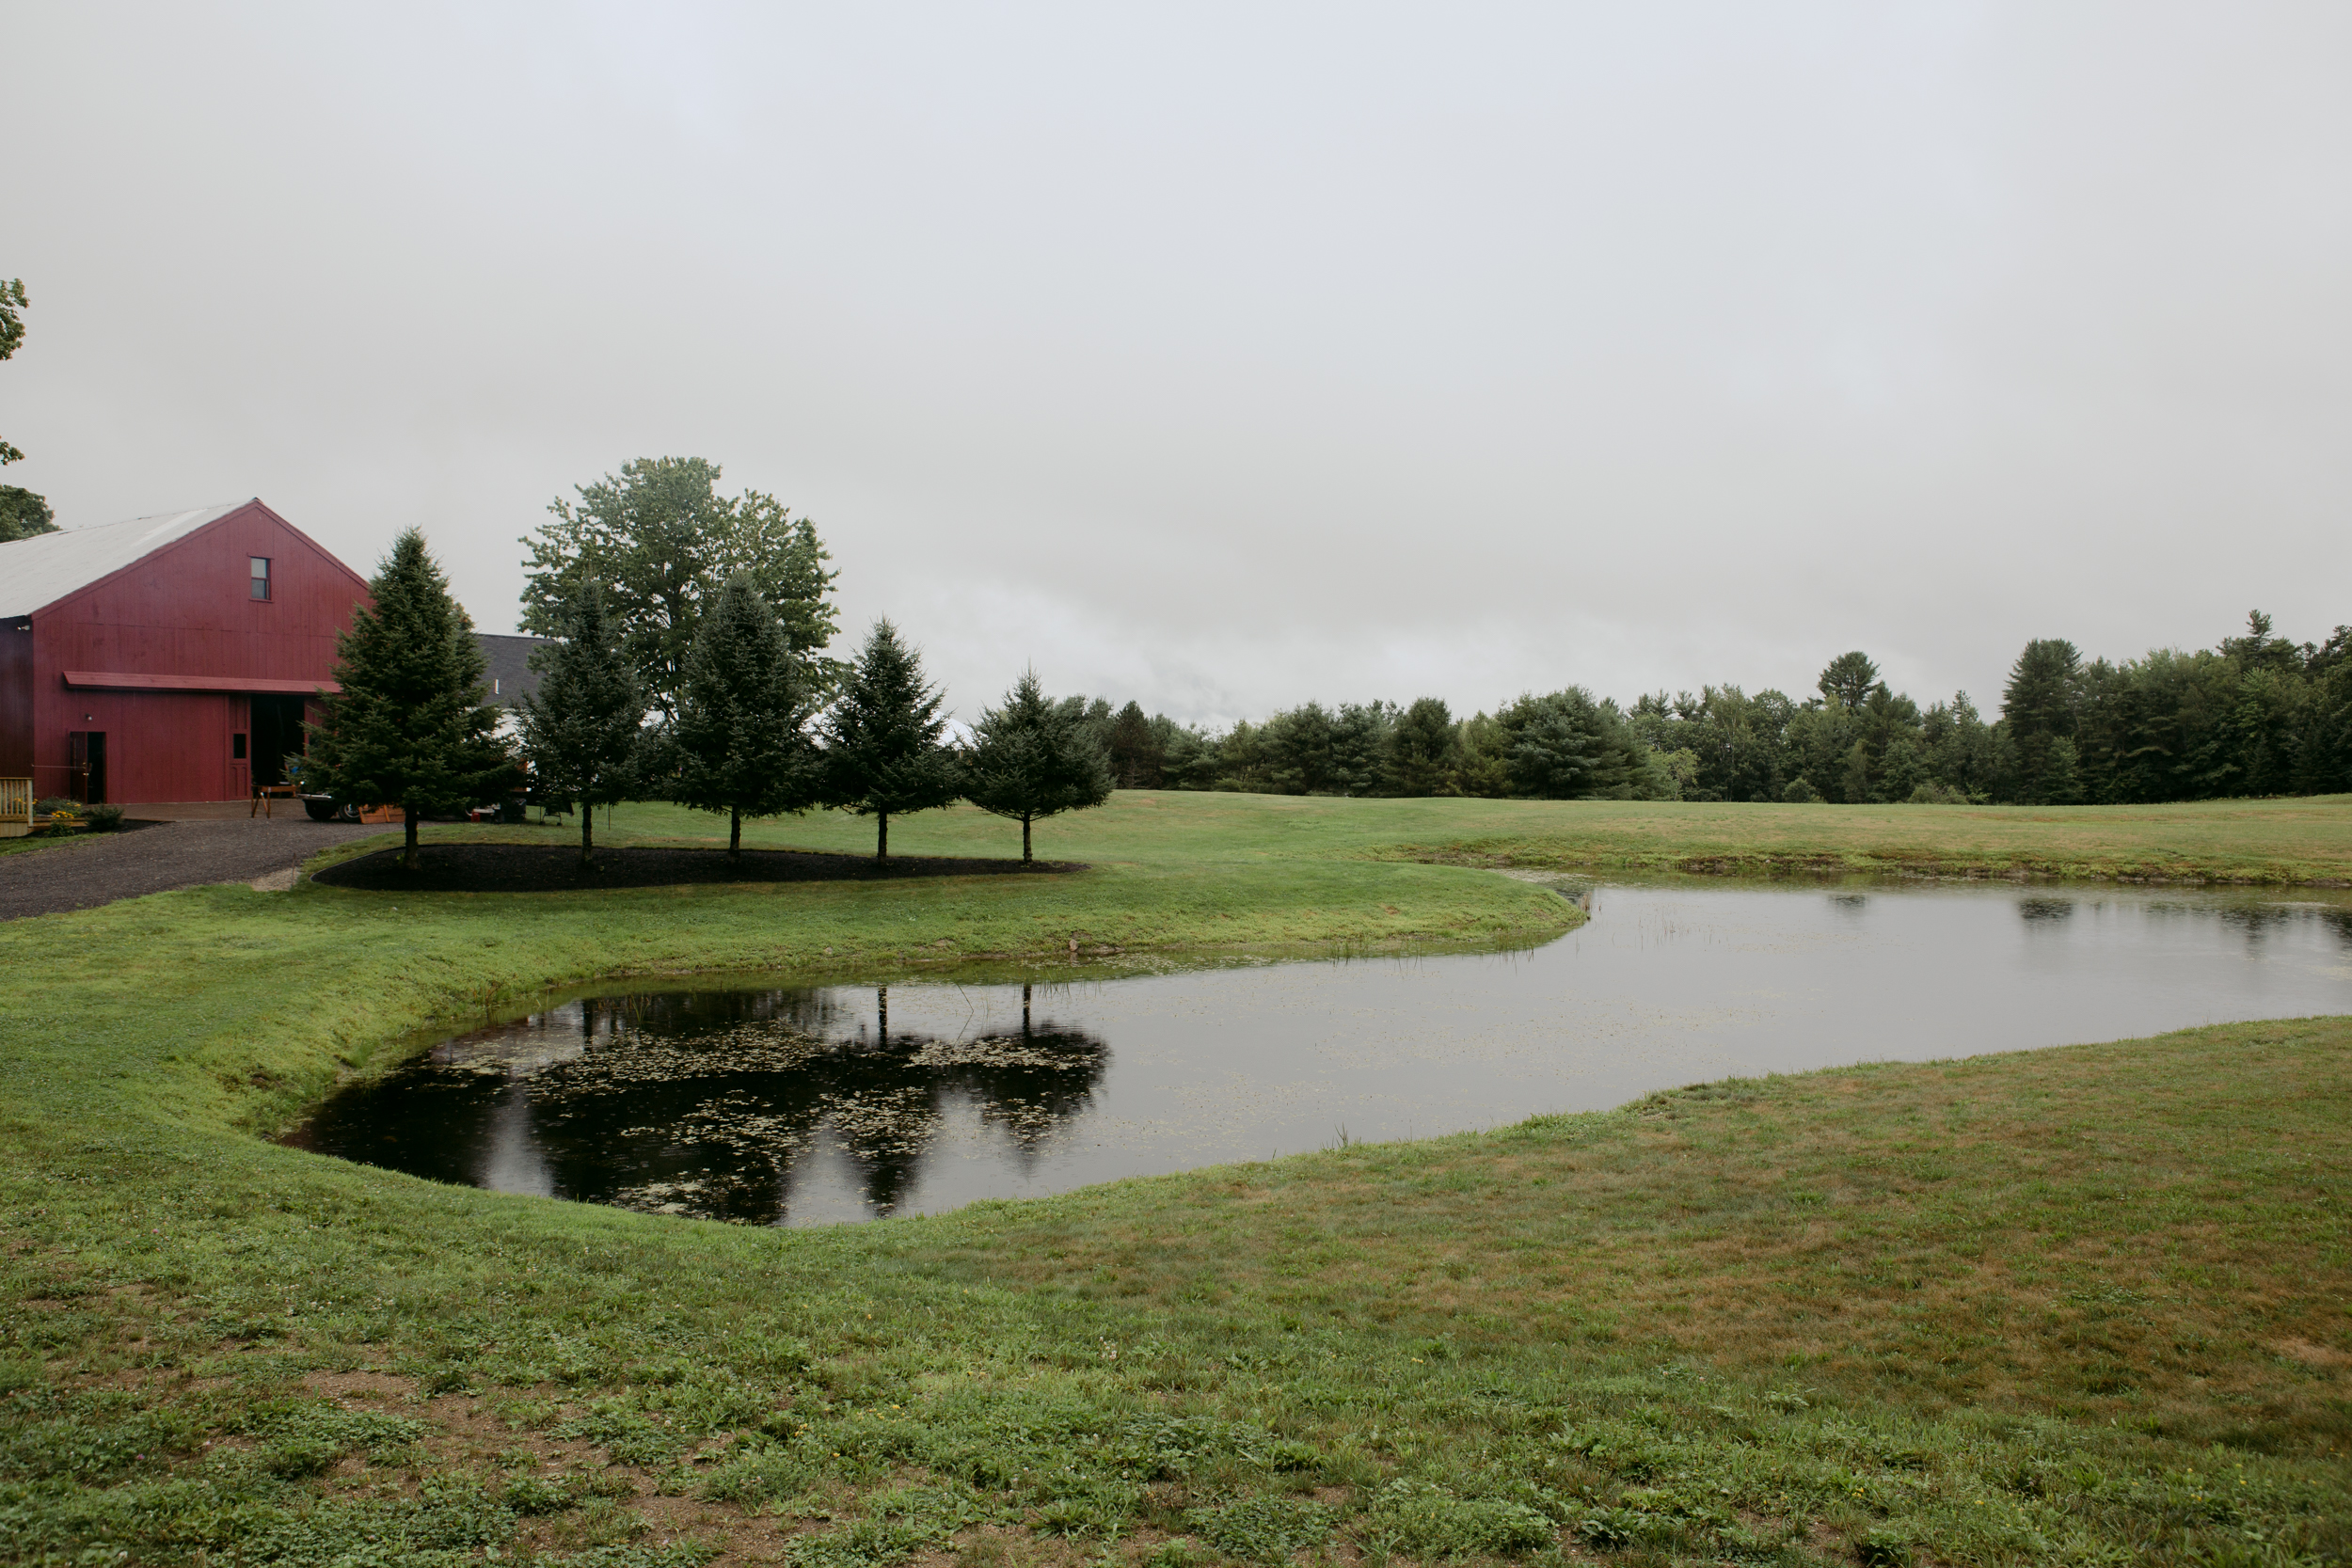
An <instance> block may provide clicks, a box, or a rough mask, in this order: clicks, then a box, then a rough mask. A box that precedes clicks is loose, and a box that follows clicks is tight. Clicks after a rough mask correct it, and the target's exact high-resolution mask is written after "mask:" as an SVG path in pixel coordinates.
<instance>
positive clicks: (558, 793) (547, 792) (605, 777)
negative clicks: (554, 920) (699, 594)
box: [518, 582, 645, 866]
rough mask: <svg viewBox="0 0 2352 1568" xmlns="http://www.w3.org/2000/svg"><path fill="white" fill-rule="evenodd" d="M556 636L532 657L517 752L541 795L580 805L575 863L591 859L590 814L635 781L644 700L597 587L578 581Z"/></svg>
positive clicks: (585, 863) (623, 797)
mask: <svg viewBox="0 0 2352 1568" xmlns="http://www.w3.org/2000/svg"><path fill="white" fill-rule="evenodd" d="M562 626H563V631H562V639H561V641H558V642H556V643H555V644H554V645H553V646H552V647H548V648H542V649H540V650H539V651H538V652H537V653H534V654H533V655H532V663H533V665H534V666H535V667H537V668H538V670H539V671H540V677H539V689H538V691H537V692H536V693H535V694H533V693H529V692H526V693H525V694H524V696H523V699H522V701H521V703H520V704H519V705H518V706H519V707H520V709H521V721H522V743H523V755H524V756H525V757H526V758H528V759H529V760H530V763H531V768H532V773H533V774H534V775H536V777H537V780H538V785H539V791H540V795H541V798H542V799H545V800H577V801H579V802H580V864H581V865H582V866H592V865H594V864H596V807H597V806H599V805H610V804H612V803H614V802H616V801H619V800H626V799H628V792H629V790H630V789H631V787H632V786H633V785H634V784H636V782H637V763H638V760H639V752H640V751H641V748H642V743H643V740H644V722H645V699H644V694H643V693H642V692H641V691H640V690H639V689H638V687H637V677H636V675H635V674H634V673H632V672H631V671H630V669H629V665H628V658H627V657H624V656H623V655H622V653H621V647H620V640H619V637H618V636H617V634H616V632H615V630H614V628H613V626H612V618H611V617H610V616H609V615H608V614H607V613H606V612H605V608H604V590H603V589H602V588H601V587H599V586H598V585H597V584H596V583H594V582H586V583H582V584H581V585H580V591H579V592H578V593H577V594H574V595H573V597H572V601H571V603H570V604H569V605H567V606H565V608H564V619H563V623H562Z"/></svg>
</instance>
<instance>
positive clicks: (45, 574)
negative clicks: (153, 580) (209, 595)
mask: <svg viewBox="0 0 2352 1568" xmlns="http://www.w3.org/2000/svg"><path fill="white" fill-rule="evenodd" d="M251 504H252V502H250V501H230V503H229V504H227V505H226V506H205V507H199V508H198V509H197V510H196V511H194V512H164V513H158V514H157V515H154V516H151V517H133V518H131V519H130V520H129V521H127V522H120V523H99V524H95V525H93V526H92V527H89V528H70V529H62V530H60V531H57V532H56V533H37V534H35V535H34V536H33V537H32V538H30V539H17V540H12V541H10V542H9V543H8V544H5V545H0V615H30V614H31V613H33V611H35V610H40V609H41V608H42V607H44V606H46V605H53V604H56V602H57V601H58V600H59V599H62V598H64V597H65V596H66V595H67V594H71V593H72V592H73V591H74V590H75V589H77V588H85V587H87V586H88V585H89V584H91V583H93V582H96V581H97V580H98V579H99V578H103V577H105V576H107V575H108V574H110V573H114V572H119V571H120V570H122V568H123V567H125V566H128V565H129V564H131V562H134V561H136V560H138V559H139V557H141V556H143V555H147V554H150V553H151V552H152V551H155V550H157V549H160V548H162V547H163V546H166V545H168V544H170V543H171V542H172V541H173V540H175V539H181V538H184V537H186V536H187V535H188V534H191V533H194V532H195V531H197V530H198V529H200V528H202V527H203V526H204V525H205V524H206V523H210V522H216V521H218V520H219V519H220V518H223V517H226V516H227V515H229V514H230V513H231V512H234V511H236V510H237V509H238V508H239V507H242V506H249V505H251Z"/></svg>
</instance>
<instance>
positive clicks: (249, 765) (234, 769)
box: [229, 730, 253, 800]
mask: <svg viewBox="0 0 2352 1568" xmlns="http://www.w3.org/2000/svg"><path fill="white" fill-rule="evenodd" d="M229 798H230V800H252V799H253V762H252V759H251V758H249V757H247V756H246V732H245V731H243V730H239V731H238V732H237V733H236V734H234V735H232V736H230V737H229Z"/></svg>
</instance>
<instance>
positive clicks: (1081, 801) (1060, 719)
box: [963, 670, 1111, 864]
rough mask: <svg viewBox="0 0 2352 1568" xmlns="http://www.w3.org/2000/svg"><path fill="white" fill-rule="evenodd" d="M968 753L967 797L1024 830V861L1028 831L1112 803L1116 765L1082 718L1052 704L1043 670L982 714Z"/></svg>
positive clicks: (1031, 674)
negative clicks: (1041, 678) (1067, 814)
mask: <svg viewBox="0 0 2352 1568" xmlns="http://www.w3.org/2000/svg"><path fill="white" fill-rule="evenodd" d="M972 737H973V743H972V746H971V749H970V750H968V751H967V752H964V754H963V772H964V796H965V798H966V799H967V800H970V801H971V802H972V803H973V804H974V805H976V806H977V807H979V808H980V809H981V810H982V811H985V812H990V813H993V814H994V815H995V816H1003V817H1009V818H1011V819H1013V820H1015V821H1018V822H1019V823H1020V824H1021V860H1022V863H1024V864H1026V863H1028V861H1029V859H1030V855H1029V825H1030V824H1031V823H1033V822H1036V821H1039V820H1041V819H1042V818H1044V817H1048V816H1058V815H1060V814H1061V813H1063V812H1066V811H1084V810H1086V809H1087V808H1088V807H1089V806H1099V805H1101V804H1102V803H1103V802H1104V801H1105V800H1109V799H1110V798H1111V772H1110V765H1109V763H1108V762H1107V761H1106V760H1105V759H1104V755H1103V748H1102V747H1101V746H1100V745H1098V744H1096V742H1095V739H1094V737H1093V736H1091V735H1089V734H1088V733H1087V731H1086V727H1085V719H1084V717H1083V715H1082V714H1081V713H1075V712H1073V711H1072V710H1071V706H1070V705H1065V704H1061V703H1057V702H1054V701H1053V700H1051V699H1050V698H1048V697H1047V696H1046V695H1045V693H1044V691H1043V690H1042V689H1041V688H1040V687H1039V686H1038V682H1037V672H1036V671H1034V670H1031V671H1029V672H1027V673H1025V674H1024V675H1023V676H1022V677H1021V682H1020V684H1019V685H1017V686H1015V687H1014V688H1013V689H1011V690H1010V691H1008V692H1007V693H1005V705H1004V706H1002V707H996V708H982V709H981V710H980V717H979V721H977V723H975V724H974V725H973V726H972Z"/></svg>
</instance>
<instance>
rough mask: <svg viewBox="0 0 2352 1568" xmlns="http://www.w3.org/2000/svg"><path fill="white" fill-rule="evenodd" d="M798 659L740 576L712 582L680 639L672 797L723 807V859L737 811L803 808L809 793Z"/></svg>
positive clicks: (811, 771)
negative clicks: (688, 635)
mask: <svg viewBox="0 0 2352 1568" xmlns="http://www.w3.org/2000/svg"><path fill="white" fill-rule="evenodd" d="M805 669H806V666H805V665H804V664H803V662H802V661H801V660H799V659H797V658H796V657H794V656H793V650H792V643H791V641H790V639H789V638H787V636H786V634H785V630H784V627H783V626H782V625H781V624H780V623H779V622H778V621H777V619H776V613H775V611H774V610H772V609H771V608H770V606H769V604H768V601H767V599H766V598H764V597H763V596H762V595H761V594H760V593H759V590H758V589H757V588H756V587H755V586H754V585H753V583H752V582H751V580H750V579H749V578H742V577H738V578H730V579H728V581H727V583H726V585H725V586H724V587H723V588H722V589H721V590H720V591H719V594H718V597H717V598H716V599H715V600H713V601H712V603H711V606H710V608H709V610H707V611H706V612H705V613H704V615H703V618H702V625H701V626H699V627H697V628H696V629H695V632H694V641H693V643H692V645H691V647H690V648H688V650H687V654H686V661H685V667H684V670H683V672H682V673H683V677H684V678H683V682H682V684H681V689H680V692H679V701H678V716H677V723H676V725H675V728H674V729H673V731H672V732H671V736H670V748H669V749H670V752H671V755H672V757H673V759H674V760H675V766H676V769H677V771H676V775H675V782H674V783H673V785H672V790H673V794H672V799H674V800H676V801H677V802H678V803H679V804H680V805H687V806H693V807H696V808H697V809H699V810H702V811H713V812H716V811H723V812H725V813H726V814H727V859H728V860H729V861H737V860H740V859H741V858H742V854H743V818H745V817H746V816H777V815H779V814H781V813H784V812H802V811H806V810H807V809H808V808H809V807H810V806H811V805H814V804H815V803H816V800H817V797H818V787H817V785H818V774H817V760H818V759H817V755H816V751H815V748H814V747H813V746H811V744H810V743H809V738H808V731H807V724H808V714H809V707H810V705H811V704H810V693H809V690H808V687H807V683H806V679H805V675H804V672H805Z"/></svg>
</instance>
